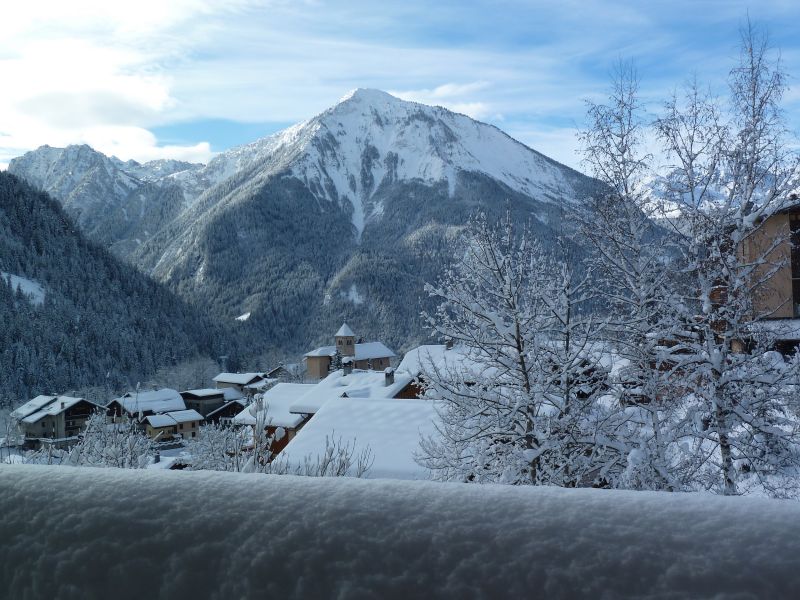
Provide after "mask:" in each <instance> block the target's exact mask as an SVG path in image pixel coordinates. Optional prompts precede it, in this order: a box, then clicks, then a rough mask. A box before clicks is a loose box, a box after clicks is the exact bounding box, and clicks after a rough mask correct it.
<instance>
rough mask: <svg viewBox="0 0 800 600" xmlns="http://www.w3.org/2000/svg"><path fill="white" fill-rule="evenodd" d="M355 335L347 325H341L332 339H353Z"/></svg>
mask: <svg viewBox="0 0 800 600" xmlns="http://www.w3.org/2000/svg"><path fill="white" fill-rule="evenodd" d="M355 335H356V334H355V333H353V330H352V329H350V327H349V326H348V324H347V323H342V326H341V327H339V331H337V332H336V333H335V334H334V337H355Z"/></svg>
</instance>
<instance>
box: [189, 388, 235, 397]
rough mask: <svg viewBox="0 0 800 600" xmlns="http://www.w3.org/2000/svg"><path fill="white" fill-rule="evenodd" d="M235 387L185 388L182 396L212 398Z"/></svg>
mask: <svg viewBox="0 0 800 600" xmlns="http://www.w3.org/2000/svg"><path fill="white" fill-rule="evenodd" d="M230 389H233V388H223V389H219V388H202V389H199V390H185V391H183V392H181V396H184V397H185V396H193V397H195V398H211V397H214V396H223V395H224V393H225V390H230Z"/></svg>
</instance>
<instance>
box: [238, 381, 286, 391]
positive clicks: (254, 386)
mask: <svg viewBox="0 0 800 600" xmlns="http://www.w3.org/2000/svg"><path fill="white" fill-rule="evenodd" d="M276 381H278V380H277V379H275V378H274V377H273V378H265V379H260V380H259V381H256V382H255V383H250V384H247V385H246V386H244V387H246V388H247V389H248V390H250V391H253V392H257V391H258V390H262V389H264V388H265V387H268V386H270V385H272V384H273V383H275V382H276Z"/></svg>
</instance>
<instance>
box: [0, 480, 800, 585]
mask: <svg viewBox="0 0 800 600" xmlns="http://www.w3.org/2000/svg"><path fill="white" fill-rule="evenodd" d="M0 511H2V514H3V518H2V520H0V539H1V540H2V544H0V595H4V596H6V597H13V598H20V599H22V598H56V597H57V598H151V597H159V598H194V597H203V598H220V599H222V598H225V599H227V598H244V597H270V596H273V595H279V594H280V595H284V594H289V595H291V596H292V597H302V598H314V597H324V598H336V597H382V598H386V597H403V598H411V597H458V598H462V597H467V598H472V597H492V598H496V597H503V596H507V597H518V598H519V597H534V596H543V597H548V598H559V597H591V598H599V597H606V598H607V597H636V598H664V597H670V598H675V597H711V596H717V597H721V596H724V597H733V596H735V597H762V598H767V597H769V598H778V597H792V595H793V593H796V591H797V590H798V589H800V568H798V567H800V504H797V503H794V502H786V501H776V500H767V499H758V498H723V497H713V496H707V495H682V494H666V493H645V492H639V493H637V492H617V491H601V490H586V489H580V490H565V489H557V488H512V487H499V486H477V485H463V484H436V483H431V482H397V481H381V480H370V481H365V480H353V479H313V478H301V477H289V476H266V475H242V474H233V473H216V472H142V471H125V470H112V469H79V468H66V467H41V466H38V467H37V466H30V465H8V466H2V467H0Z"/></svg>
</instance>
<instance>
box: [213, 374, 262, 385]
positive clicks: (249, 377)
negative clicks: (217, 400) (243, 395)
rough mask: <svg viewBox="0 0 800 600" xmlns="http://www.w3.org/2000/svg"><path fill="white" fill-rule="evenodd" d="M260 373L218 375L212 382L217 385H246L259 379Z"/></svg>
mask: <svg viewBox="0 0 800 600" xmlns="http://www.w3.org/2000/svg"><path fill="white" fill-rule="evenodd" d="M262 377H263V375H262V374H261V373H220V374H219V375H217V376H216V377H214V379H213V380H212V381H216V382H218V383H233V384H235V385H247V384H248V383H251V382H252V381H254V380H255V379H261V378H262Z"/></svg>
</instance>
